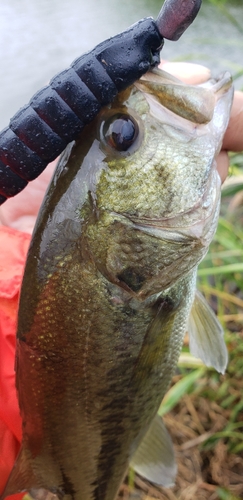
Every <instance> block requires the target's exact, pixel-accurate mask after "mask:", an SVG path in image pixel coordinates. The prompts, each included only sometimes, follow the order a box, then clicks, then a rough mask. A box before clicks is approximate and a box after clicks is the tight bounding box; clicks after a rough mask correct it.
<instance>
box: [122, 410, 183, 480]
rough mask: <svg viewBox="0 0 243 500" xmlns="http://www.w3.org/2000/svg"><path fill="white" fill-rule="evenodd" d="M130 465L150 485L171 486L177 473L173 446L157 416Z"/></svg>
mask: <svg viewBox="0 0 243 500" xmlns="http://www.w3.org/2000/svg"><path fill="white" fill-rule="evenodd" d="M130 465H131V467H132V468H133V469H134V470H135V471H136V472H137V473H138V474H140V475H141V476H143V477H144V478H145V479H147V480H148V481H151V482H152V483H155V484H159V485H161V486H166V487H169V486H173V484H174V481H175V476H176V473H177V466H176V463H175V457H174V450H173V444H172V441H171V438H170V436H169V434H168V431H167V430H166V428H165V425H164V423H163V421H162V419H161V417H159V416H158V415H157V416H156V417H155V419H154V420H153V423H152V425H151V426H150V428H149V430H148V432H147V433H146V435H145V437H144V439H143V441H142V442H141V444H140V445H139V447H138V449H137V450H136V452H135V453H134V455H133V457H132V460H131V462H130Z"/></svg>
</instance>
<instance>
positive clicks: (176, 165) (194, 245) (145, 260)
mask: <svg viewBox="0 0 243 500" xmlns="http://www.w3.org/2000/svg"><path fill="white" fill-rule="evenodd" d="M232 95H233V89H232V83H231V78H230V76H229V75H228V74H225V75H224V76H222V77H221V78H219V79H218V80H210V81H209V82H207V83H206V84H204V85H201V86H187V85H184V84H182V82H180V81H179V80H177V79H175V78H173V77H171V76H170V75H168V74H166V73H164V72H163V71H160V70H154V71H153V72H151V73H148V74H147V75H145V77H143V78H142V79H141V80H140V81H138V82H137V83H136V84H135V85H134V86H132V87H130V88H129V89H127V90H126V91H125V92H123V93H121V94H120V95H118V97H117V98H116V100H115V101H114V103H113V104H112V105H110V106H108V107H107V108H106V109H105V110H103V111H102V112H101V113H100V115H99V116H98V117H97V119H96V120H95V121H94V122H93V123H92V124H91V125H88V126H87V127H86V128H85V129H84V131H83V133H82V135H81V136H80V139H79V141H77V143H76V144H72V145H70V146H69V148H68V149H67V150H66V152H65V154H64V156H63V157H62V159H61V160H60V162H59V165H58V167H57V170H56V173H55V174H54V177H53V180H52V183H51V185H50V187H49V189H48V191H47V194H46V197H45V200H44V203H43V206H42V208H41V210H40V214H39V217H38V220H37V224H36V227H35V231H34V234H33V239H32V243H31V246H30V250H29V254H28V259H27V264H26V269H25V274H24V279H23V285H22V292H21V299H20V307H19V320H18V333H17V358H16V370H17V389H18V395H19V404H20V411H21V415H22V418H23V442H22V447H21V451H20V454H19V457H18V459H17V462H16V464H15V466H14V468H13V471H12V473H11V475H10V478H9V482H8V485H7V487H6V490H5V492H4V495H3V498H4V497H5V496H7V495H10V494H12V493H15V492H17V491H22V490H28V491H29V492H30V493H31V495H32V496H33V497H34V498H42V499H45V498H50V496H52V495H57V496H58V497H59V498H62V497H63V496H64V498H67V499H69V498H70V499H71V498H72V499H73V500H113V499H114V498H115V496H116V494H117V491H118V488H119V486H120V484H121V481H122V480H123V478H124V475H125V474H126V471H127V468H128V466H129V464H130V463H131V464H132V466H133V467H134V468H135V469H136V470H137V471H138V472H139V473H140V474H143V475H144V476H145V477H147V478H149V479H150V480H151V481H154V482H155V483H158V484H164V485H170V484H172V483H173V480H174V477H175V474H176V465H175V462H174V456H173V450H172V445H171V441H170V438H169V436H168V435H167V433H166V430H165V428H164V426H163V423H162V420H160V419H158V418H157V417H156V413H157V410H158V407H159V405H160V403H161V400H162V398H163V396H164V394H165V392H166V390H167V388H168V385H169V383H170V381H171V378H172V375H173V373H174V370H175V367H176V364H177V361H178V357H179V354H180V350H181V346H182V343H183V337H184V334H185V331H186V329H187V327H188V328H189V333H190V339H191V347H192V351H193V353H194V354H196V355H198V356H201V357H202V359H203V360H204V362H205V363H206V364H209V365H213V366H215V368H216V369H218V370H219V371H222V372H223V371H224V370H225V367H226V363H227V352H226V348H225V345H224V341H223V335H222V329H221V327H220V326H219V324H218V322H217V320H216V318H214V316H213V313H212V312H210V309H209V307H208V306H207V304H206V302H205V300H203V298H202V297H200V296H199V295H198V294H196V272H197V266H198V264H199V262H200V261H201V260H202V258H203V257H204V256H205V254H206V252H207V249H208V246H209V243H210V242H211V239H212V237H213V235H214V232H215V229H216V225H217V218H218V213H219V205H220V180H219V176H218V174H217V171H216V163H215V156H216V155H217V153H218V152H219V150H220V147H221V143H222V138H223V135H224V132H225V129H226V127H227V123H228V119H229V113H230V108H231V102H232Z"/></svg>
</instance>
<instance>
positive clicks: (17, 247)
mask: <svg viewBox="0 0 243 500" xmlns="http://www.w3.org/2000/svg"><path fill="white" fill-rule="evenodd" d="M30 239H31V235H30V234H27V233H22V232H20V231H16V230H14V229H11V228H8V227H5V226H1V227H0V493H1V492H2V491H3V489H4V487H5V484H6V482H7V479H8V476H9V474H10V472H11V469H12V467H13V464H14V462H15V459H16V456H17V453H18V451H19V447H20V442H21V417H20V414H19V407H18V401H17V395H16V389H15V372H14V359H15V335H16V320H17V308H18V299H19V290H20V285H21V279H22V274H23V268H24V264H25V260H26V254H27V250H28V247H29V243H30ZM12 498H14V497H12ZM16 498H17V495H16ZM18 498H19V495H18Z"/></svg>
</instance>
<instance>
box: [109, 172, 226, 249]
mask: <svg viewBox="0 0 243 500" xmlns="http://www.w3.org/2000/svg"><path fill="white" fill-rule="evenodd" d="M220 194H221V180H220V177H219V174H218V172H217V171H216V169H215V168H214V169H213V171H212V172H211V174H210V176H209V179H208V182H207V185H206V189H205V192H204V195H203V196H202V198H201V199H200V200H199V201H198V202H197V203H196V204H195V205H194V206H193V207H192V208H190V210H188V211H186V212H182V213H180V214H178V215H176V216H173V217H165V218H163V217H161V218H154V219H153V218H151V217H146V216H142V217H140V216H134V215H131V214H128V213H123V214H117V213H116V215H119V217H122V218H123V217H124V218H125V219H126V221H127V222H128V221H129V223H132V225H133V227H134V229H137V230H140V231H142V232H145V233H147V234H150V235H151V236H153V237H156V238H159V239H162V240H164V241H173V242H174V243H178V244H180V243H186V242H187V243H189V242H190V241H193V240H200V243H201V245H202V246H204V247H207V246H208V245H209V243H210V242H211V239H212V237H213V235H214V233H215V229H216V221H217V218H218V214H219V208H220V198H221V196H220ZM214 221H215V222H214Z"/></svg>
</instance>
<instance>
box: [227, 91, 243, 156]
mask: <svg viewBox="0 0 243 500" xmlns="http://www.w3.org/2000/svg"><path fill="white" fill-rule="evenodd" d="M223 148H224V149H227V150H228V151H243V92H239V91H235V94H234V102H233V106H232V110H231V116H230V122H229V125H228V129H227V131H226V133H225V136H224V141H223Z"/></svg>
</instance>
